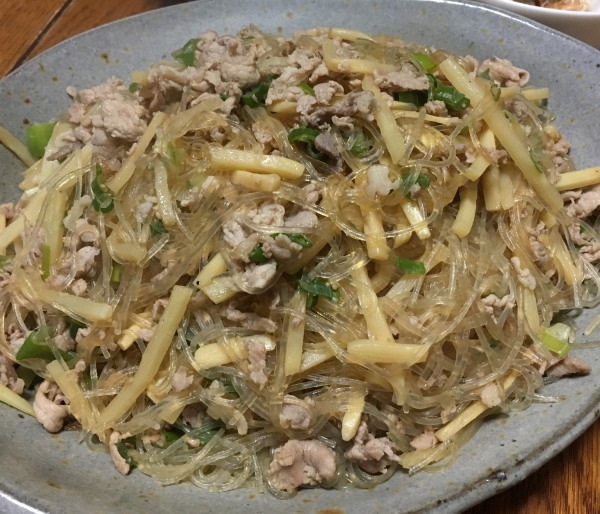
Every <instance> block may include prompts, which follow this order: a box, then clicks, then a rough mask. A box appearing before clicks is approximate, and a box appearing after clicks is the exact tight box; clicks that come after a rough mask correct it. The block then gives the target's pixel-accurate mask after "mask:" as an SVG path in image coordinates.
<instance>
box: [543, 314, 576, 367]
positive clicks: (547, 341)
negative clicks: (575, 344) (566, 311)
mask: <svg viewBox="0 0 600 514" xmlns="http://www.w3.org/2000/svg"><path fill="white" fill-rule="evenodd" d="M572 331H573V329H572V328H571V327H570V326H569V325H566V324H564V323H555V324H554V325H552V326H550V327H548V328H546V329H545V330H544V331H543V332H541V333H540V334H539V338H540V341H541V342H542V344H543V345H544V346H545V347H546V348H548V350H550V351H551V352H553V353H555V354H556V355H557V356H558V357H561V358H562V357H565V356H566V355H567V354H568V353H569V350H570V349H571V345H570V343H569V341H570V339H571V335H572Z"/></svg>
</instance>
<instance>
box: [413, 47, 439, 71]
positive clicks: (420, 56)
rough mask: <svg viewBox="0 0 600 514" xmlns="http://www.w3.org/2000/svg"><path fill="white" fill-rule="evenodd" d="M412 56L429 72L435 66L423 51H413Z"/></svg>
mask: <svg viewBox="0 0 600 514" xmlns="http://www.w3.org/2000/svg"><path fill="white" fill-rule="evenodd" d="M413 58H414V59H415V61H417V62H418V63H419V65H420V66H421V67H422V68H423V69H424V70H425V71H428V72H429V71H431V70H433V69H434V68H435V67H436V64H435V61H434V60H433V59H432V58H431V57H429V56H428V55H427V54H425V53H423V52H415V53H414V54H413Z"/></svg>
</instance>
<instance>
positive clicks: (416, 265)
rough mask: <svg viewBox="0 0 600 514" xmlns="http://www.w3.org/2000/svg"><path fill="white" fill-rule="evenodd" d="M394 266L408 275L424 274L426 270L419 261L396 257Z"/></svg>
mask: <svg viewBox="0 0 600 514" xmlns="http://www.w3.org/2000/svg"><path fill="white" fill-rule="evenodd" d="M396 267H397V268H399V269H400V270H402V271H403V272H404V273H407V274H409V275H424V274H425V273H426V272H427V270H426V269H425V264H423V263H422V262H421V261H413V260H411V259H405V258H403V257H396Z"/></svg>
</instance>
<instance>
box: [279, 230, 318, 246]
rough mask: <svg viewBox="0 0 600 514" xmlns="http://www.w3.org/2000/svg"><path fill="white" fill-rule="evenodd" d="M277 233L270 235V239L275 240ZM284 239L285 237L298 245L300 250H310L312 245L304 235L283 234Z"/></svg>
mask: <svg viewBox="0 0 600 514" xmlns="http://www.w3.org/2000/svg"><path fill="white" fill-rule="evenodd" d="M278 235H279V233H275V234H271V237H272V238H273V239H275V238H276V237H277V236H278ZM283 235H284V236H285V237H287V238H288V239H289V240H290V241H291V242H292V243H296V244H297V245H300V246H301V247H302V248H310V247H311V246H312V245H313V243H312V241H311V240H310V238H309V237H307V236H306V235H304V234H296V233H287V232H286V233H284V234H283Z"/></svg>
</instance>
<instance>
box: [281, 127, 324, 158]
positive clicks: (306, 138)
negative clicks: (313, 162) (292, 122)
mask: <svg viewBox="0 0 600 514" xmlns="http://www.w3.org/2000/svg"><path fill="white" fill-rule="evenodd" d="M320 133H321V132H320V131H319V130H317V129H314V128H310V127H297V128H294V129H292V130H290V132H289V134H288V141H289V142H290V143H292V144H294V143H298V142H300V143H304V144H305V145H306V153H307V154H308V155H310V156H311V157H312V158H313V159H318V160H322V159H324V158H325V154H323V153H321V152H319V151H318V150H317V149H316V148H315V139H316V138H317V136H318V135H319V134H320Z"/></svg>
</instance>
